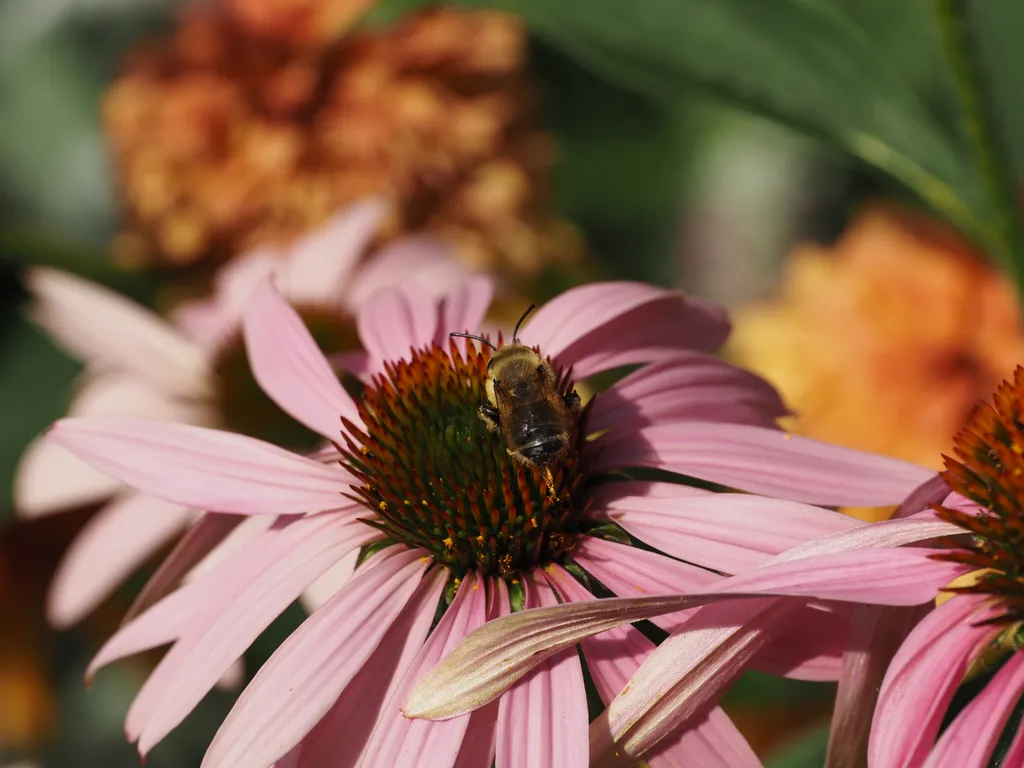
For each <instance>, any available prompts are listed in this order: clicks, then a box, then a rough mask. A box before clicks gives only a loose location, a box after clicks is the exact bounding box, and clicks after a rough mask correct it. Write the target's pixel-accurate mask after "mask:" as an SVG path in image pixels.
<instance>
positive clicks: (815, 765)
mask: <svg viewBox="0 0 1024 768" xmlns="http://www.w3.org/2000/svg"><path fill="white" fill-rule="evenodd" d="M827 749H828V726H824V727H822V728H816V729H815V730H813V731H810V732H809V733H806V734H804V735H803V736H801V737H800V738H798V739H796V740H795V741H794V742H792V743H791V744H789V745H788V746H787V747H785V748H784V749H782V750H779V751H778V752H776V753H774V754H773V755H772V756H771V758H770V759H769V760H767V761H766V762H765V766H766V768H821V766H823V765H824V764H825V753H826V750H827Z"/></svg>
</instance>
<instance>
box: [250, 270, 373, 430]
mask: <svg viewBox="0 0 1024 768" xmlns="http://www.w3.org/2000/svg"><path fill="white" fill-rule="evenodd" d="M244 330H245V348H246V351H247V352H248V354H249V364H250V366H251V367H252V373H253V376H254V377H255V378H256V381H257V382H258V383H259V385H260V387H261V388H262V389H263V391H264V392H266V393H267V394H268V395H270V397H271V398H272V399H273V400H274V402H275V403H277V404H278V405H279V406H280V407H281V410H283V411H285V412H286V413H288V414H290V415H291V416H293V417H294V418H295V419H296V420H297V421H300V422H302V423H303V424H305V425H306V426H307V427H309V428H310V429H312V430H313V431H314V432H318V433H320V434H321V435H323V436H324V437H326V438H327V439H328V440H334V441H339V440H340V436H341V431H342V423H341V418H342V417H343V416H344V417H345V418H347V419H350V420H352V421H354V422H356V423H359V412H358V411H357V410H356V405H355V402H354V401H353V400H352V397H351V395H349V394H348V393H347V392H346V391H345V390H344V388H342V386H341V382H340V381H339V380H338V377H337V375H335V373H334V371H333V370H332V369H331V366H330V364H329V363H328V362H327V360H326V359H325V358H324V356H323V353H322V352H321V351H320V348H319V347H318V346H317V345H316V342H315V341H314V340H313V336H312V335H311V334H310V332H309V330H308V329H307V328H306V326H305V324H304V323H303V322H302V318H300V317H299V314H298V313H297V312H296V311H295V310H294V309H293V308H292V307H291V306H290V305H289V304H288V303H287V302H286V301H285V300H284V299H283V298H282V297H281V294H280V293H278V291H277V289H276V288H275V287H274V284H273V283H272V282H271V281H270V279H269V278H268V279H266V280H263V281H262V282H260V283H259V284H258V285H257V286H256V288H255V289H254V290H253V292H252V296H251V297H250V300H249V308H248V309H247V310H246V313H245V321H244Z"/></svg>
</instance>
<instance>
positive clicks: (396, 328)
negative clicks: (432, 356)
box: [357, 288, 438, 360]
mask: <svg viewBox="0 0 1024 768" xmlns="http://www.w3.org/2000/svg"><path fill="white" fill-rule="evenodd" d="M437 320H438V317H437V304H436V303H435V302H434V300H433V299H431V298H430V297H429V296H426V295H424V294H421V293H419V292H417V291H414V290H413V289H411V288H410V289H409V290H403V289H400V288H392V289H386V290H383V291H378V292H377V293H375V294H374V295H373V296H372V297H371V299H370V300H368V301H366V302H365V303H364V304H363V305H362V306H361V307H360V309H359V315H358V317H357V325H358V328H359V338H360V339H361V340H362V342H363V347H364V348H365V349H366V351H367V352H368V353H370V355H371V356H372V357H375V358H377V359H379V360H401V359H408V357H409V350H410V349H412V348H413V347H422V346H424V345H427V344H430V343H431V342H432V341H433V340H434V337H435V334H436V333H437Z"/></svg>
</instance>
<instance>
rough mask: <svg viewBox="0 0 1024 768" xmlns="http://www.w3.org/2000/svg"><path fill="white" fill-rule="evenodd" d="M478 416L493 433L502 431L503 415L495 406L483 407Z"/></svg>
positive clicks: (478, 411) (478, 410) (480, 408)
mask: <svg viewBox="0 0 1024 768" xmlns="http://www.w3.org/2000/svg"><path fill="white" fill-rule="evenodd" d="M477 414H478V415H479V416H480V420H481V421H482V422H483V423H484V424H486V425H487V428H488V429H490V430H491V431H494V432H496V431H498V430H499V429H501V415H500V414H499V413H498V409H497V408H495V407H494V406H493V405H486V404H485V405H481V406H480V407H479V408H478V409H477Z"/></svg>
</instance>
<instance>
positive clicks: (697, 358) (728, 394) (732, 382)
mask: <svg viewBox="0 0 1024 768" xmlns="http://www.w3.org/2000/svg"><path fill="white" fill-rule="evenodd" d="M786 413H787V410H786V407H785V406H784V405H783V404H782V401H781V400H780V399H779V395H778V393H776V391H775V390H774V389H772V387H771V385H769V384H768V382H766V381H765V380H764V379H762V378H760V377H758V376H755V375H754V374H752V373H750V372H748V371H744V370H742V369H740V368H736V367H734V366H732V365H729V364H728V363H725V362H723V361H721V360H719V359H717V358H715V357H712V356H711V355H707V354H703V353H701V352H693V351H679V352H674V353H673V355H672V357H670V358H668V359H666V360H662V361H661V362H657V363H653V364H652V365H646V366H644V367H643V368H640V369H639V370H637V371H635V372H634V373H631V374H630V375H628V376H626V377H625V378H623V379H622V380H620V381H618V382H617V383H615V384H613V385H612V386H611V387H609V388H608V389H607V390H605V391H604V392H601V393H600V395H598V396H597V397H596V398H595V399H594V405H593V407H592V408H591V411H590V416H589V417H588V420H587V428H588V429H589V430H592V431H594V432H600V431H602V430H605V429H620V428H623V427H625V428H627V429H635V428H637V427H638V426H646V425H650V424H661V423H664V422H666V421H680V420H685V419H693V420H698V421H725V422H730V423H736V424H755V425H757V426H762V427H773V426H774V425H775V420H776V419H777V418H779V417H780V416H785V415H786Z"/></svg>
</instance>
